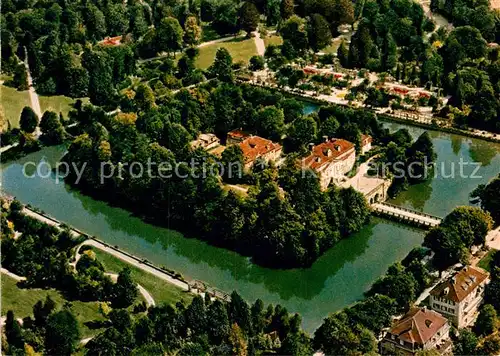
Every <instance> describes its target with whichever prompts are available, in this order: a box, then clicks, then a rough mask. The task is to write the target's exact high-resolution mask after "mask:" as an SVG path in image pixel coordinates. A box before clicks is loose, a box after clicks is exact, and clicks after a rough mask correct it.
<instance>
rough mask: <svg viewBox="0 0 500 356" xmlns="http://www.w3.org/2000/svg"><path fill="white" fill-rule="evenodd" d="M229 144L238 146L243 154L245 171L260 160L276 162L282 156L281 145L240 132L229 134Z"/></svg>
mask: <svg viewBox="0 0 500 356" xmlns="http://www.w3.org/2000/svg"><path fill="white" fill-rule="evenodd" d="M227 144H228V145H230V144H237V145H239V146H240V148H241V151H242V152H243V159H244V163H245V169H250V168H252V166H253V165H254V164H255V162H256V161H257V160H259V159H261V160H263V161H266V162H275V161H276V160H278V158H279V157H280V156H281V152H282V147H281V145H280V144H278V143H275V142H273V141H271V140H268V139H265V138H263V137H260V136H253V135H249V134H247V133H244V132H242V131H240V130H235V131H231V135H230V134H228V140H227Z"/></svg>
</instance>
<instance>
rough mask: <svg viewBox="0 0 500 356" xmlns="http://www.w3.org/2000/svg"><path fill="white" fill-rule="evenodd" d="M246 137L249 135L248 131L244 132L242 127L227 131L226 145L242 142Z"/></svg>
mask: <svg viewBox="0 0 500 356" xmlns="http://www.w3.org/2000/svg"><path fill="white" fill-rule="evenodd" d="M247 137H250V134H249V133H248V132H245V131H243V130H242V129H236V130H233V131H229V132H228V133H227V138H226V143H227V144H228V145H236V144H238V143H241V142H243V140H245V139H246V138H247Z"/></svg>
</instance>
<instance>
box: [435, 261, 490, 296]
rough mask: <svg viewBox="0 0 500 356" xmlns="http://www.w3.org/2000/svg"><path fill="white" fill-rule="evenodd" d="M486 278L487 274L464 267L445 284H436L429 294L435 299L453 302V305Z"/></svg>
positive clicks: (473, 268)
mask: <svg viewBox="0 0 500 356" xmlns="http://www.w3.org/2000/svg"><path fill="white" fill-rule="evenodd" d="M486 278H488V273H487V272H486V271H484V270H482V269H480V268H477V267H471V266H468V267H465V268H464V269H462V270H461V271H460V272H458V273H457V274H456V275H455V276H454V277H452V278H450V279H448V280H447V281H445V282H442V283H440V284H438V285H437V286H436V287H434V289H433V290H431V294H432V295H433V296H435V297H439V298H446V299H450V300H453V301H454V302H455V303H460V302H461V301H462V300H464V299H465V297H467V296H468V295H469V294H470V293H472V292H473V291H474V290H475V289H476V288H477V286H479V285H480V284H481V283H483V282H484V281H485V280H486Z"/></svg>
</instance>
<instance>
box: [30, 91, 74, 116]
mask: <svg viewBox="0 0 500 356" xmlns="http://www.w3.org/2000/svg"><path fill="white" fill-rule="evenodd" d="M38 100H39V101H40V109H41V110H42V112H45V111H47V110H50V111H54V112H55V113H57V114H59V113H62V114H63V116H64V118H66V119H67V118H68V113H69V111H70V110H71V109H72V108H73V104H74V103H75V101H76V100H75V99H73V98H68V97H67V96H64V95H54V96H44V95H39V96H38Z"/></svg>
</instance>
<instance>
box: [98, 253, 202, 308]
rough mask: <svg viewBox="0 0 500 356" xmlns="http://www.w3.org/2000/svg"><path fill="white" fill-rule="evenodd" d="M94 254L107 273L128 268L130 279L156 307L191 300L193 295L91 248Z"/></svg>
mask: <svg viewBox="0 0 500 356" xmlns="http://www.w3.org/2000/svg"><path fill="white" fill-rule="evenodd" d="M92 251H94V252H95V254H96V257H97V260H98V261H100V262H101V263H102V264H103V265H104V269H105V271H106V272H109V273H119V272H120V271H121V270H122V269H123V268H125V267H129V268H130V270H131V275H132V279H133V280H134V281H135V282H136V283H139V284H140V285H141V286H143V287H144V288H145V289H146V290H147V291H148V292H149V293H150V294H151V296H152V297H153V299H154V300H155V303H156V304H157V305H160V304H163V303H165V304H175V303H176V302H178V301H181V300H184V301H186V302H189V301H190V300H191V299H193V295H192V294H191V293H188V292H186V291H183V290H182V289H180V288H178V287H176V286H174V285H173V284H170V283H168V282H165V281H163V280H161V279H159V278H157V277H155V276H154V275H152V274H151V273H148V272H145V271H143V270H141V269H139V268H137V267H135V266H131V265H130V264H128V263H126V262H124V261H122V260H120V259H119V258H116V257H115V256H112V255H110V254H109V253H106V252H104V251H102V250H99V249H98V248H92Z"/></svg>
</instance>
